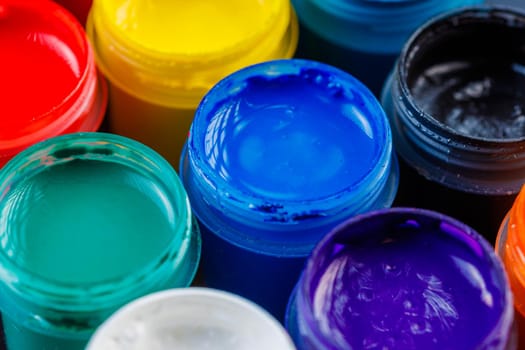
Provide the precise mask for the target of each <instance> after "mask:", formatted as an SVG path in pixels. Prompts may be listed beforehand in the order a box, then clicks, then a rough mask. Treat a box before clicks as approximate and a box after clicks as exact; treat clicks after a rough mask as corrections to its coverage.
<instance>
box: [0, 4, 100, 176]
mask: <svg viewBox="0 0 525 350" xmlns="http://www.w3.org/2000/svg"><path fill="white" fill-rule="evenodd" d="M0 46H1V47H2V54H0V76H1V77H2V83H1V84H0V96H2V110H1V111H0V125H2V127H1V128H0V167H2V166H3V165H4V164H5V163H6V162H7V161H8V160H9V159H10V158H11V157H13V156H14V155H15V154H17V153H18V152H20V151H22V150H23V149H25V148H27V147H29V146H30V145H32V144H34V143H36V142H39V141H42V140H44V139H46V138H49V137H52V136H57V135H60V134H65V133H71V132H78V131H96V130H97V129H98V127H99V126H100V124H101V122H102V119H103V118H104V113H105V111H106V104H107V88H106V85H105V81H104V80H103V79H102V78H101V77H100V76H99V75H98V74H97V69H96V67H95V58H94V55H93V51H92V48H91V46H90V44H89V42H88V39H87V36H86V34H85V32H84V29H83V28H82V26H81V25H80V24H79V23H78V21H77V20H76V19H75V18H74V17H73V16H72V15H71V14H70V13H69V12H67V11H66V10H64V9H63V8H62V7H60V6H58V5H57V4H55V3H54V2H51V1H22V0H5V1H2V3H1V4H0Z"/></svg>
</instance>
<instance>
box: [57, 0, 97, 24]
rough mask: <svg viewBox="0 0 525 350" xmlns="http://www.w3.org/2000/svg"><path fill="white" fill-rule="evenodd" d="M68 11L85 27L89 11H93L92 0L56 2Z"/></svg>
mask: <svg viewBox="0 0 525 350" xmlns="http://www.w3.org/2000/svg"><path fill="white" fill-rule="evenodd" d="M54 1H55V2H57V3H59V4H60V5H62V6H64V7H65V8H66V9H68V10H69V11H70V12H71V13H72V14H73V15H75V17H76V18H77V19H78V21H79V22H80V23H81V24H82V25H85V24H86V21H87V17H88V13H89V10H90V9H91V3H92V2H93V1H92V0H54Z"/></svg>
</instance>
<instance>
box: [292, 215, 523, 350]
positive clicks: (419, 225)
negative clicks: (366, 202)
mask: <svg viewBox="0 0 525 350" xmlns="http://www.w3.org/2000/svg"><path fill="white" fill-rule="evenodd" d="M286 325H287V329H288V330H289V332H290V334H291V335H292V338H293V339H294V341H295V343H296V346H297V348H298V349H299V350H307V349H315V350H324V349H339V350H344V349H404V350H409V349H427V350H432V349H449V350H454V349H458V350H464V349H515V347H516V337H515V335H516V334H515V330H514V328H513V307H512V293H511V291H510V287H509V284H508V280H507V276H506V274H505V271H504V269H503V265H502V263H501V261H500V259H498V258H497V256H496V254H495V253H494V251H493V248H492V246H491V245H490V244H489V243H488V242H487V241H486V240H485V239H484V238H483V237H482V236H481V235H479V234H478V233H477V232H476V231H474V230H473V229H471V228H470V227H468V226H466V225H465V224H463V223H461V222H459V221H457V220H455V219H453V218H450V217H448V216H445V215H442V214H439V213H437V212H433V211H428V210H423V209H416V208H390V209H383V210H377V211H374V212H370V213H367V214H363V215H359V216H356V217H354V218H352V219H350V220H348V221H346V222H344V223H343V224H341V225H339V226H338V227H336V228H335V229H334V230H333V231H332V232H330V233H329V234H328V235H327V236H326V237H325V238H324V239H323V240H322V241H321V242H320V243H319V244H318V245H317V246H316V247H315V249H314V251H313V252H312V255H311V256H310V257H309V259H308V262H307V264H306V267H305V269H304V271H303V273H302V275H301V278H300V280H299V282H298V284H297V287H296V289H295V291H294V294H293V295H292V297H291V298H290V304H289V307H288V310H287V320H286Z"/></svg>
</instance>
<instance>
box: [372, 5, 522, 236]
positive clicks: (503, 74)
mask: <svg viewBox="0 0 525 350" xmlns="http://www.w3.org/2000/svg"><path fill="white" fill-rule="evenodd" d="M524 45H525V15H524V14H523V13H521V12H517V11H515V10H511V9H504V8H497V7H485V8H471V9H464V10H461V11H455V12H453V13H449V14H447V15H445V16H441V17H439V18H436V19H434V20H433V21H432V22H429V23H427V25H426V26H424V27H422V28H421V29H420V30H419V31H417V32H416V33H415V34H414V35H413V36H412V37H411V39H410V40H409V41H408V43H407V45H406V46H405V47H404V49H403V52H402V54H401V56H400V59H399V63H398V65H397V66H396V69H395V71H394V73H393V75H392V77H391V79H389V81H388V82H387V83H386V85H385V89H384V93H383V98H382V102H383V107H384V108H385V111H386V112H387V115H388V116H389V118H390V121H391V125H392V131H393V135H394V143H395V146H396V151H397V152H398V153H399V155H400V156H401V159H402V160H403V161H402V162H401V174H402V175H401V183H400V185H399V193H398V196H397V197H396V203H395V205H398V206H415V207H423V208H428V209H434V210H436V211H439V212H442V213H444V214H448V215H450V216H453V217H456V218H457V219H459V220H461V221H463V222H465V223H466V224H468V225H470V226H472V227H473V228H474V229H476V231H478V232H480V233H482V234H483V235H484V236H485V237H486V238H487V239H489V241H490V242H491V243H494V241H495V237H496V234H497V232H498V228H499V225H500V223H501V221H502V220H503V217H504V216H505V214H506V212H507V211H508V210H509V208H510V206H511V205H512V202H513V200H514V198H515V195H516V193H517V192H518V191H519V189H520V187H521V185H522V183H523V181H524V179H525V99H524V94H523V91H524V89H525V55H524V53H523V52H522V51H521V47H523V46H524Z"/></svg>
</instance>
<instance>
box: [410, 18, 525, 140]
mask: <svg viewBox="0 0 525 350" xmlns="http://www.w3.org/2000/svg"><path fill="white" fill-rule="evenodd" d="M524 45H525V15H524V14H522V13H519V12H514V11H512V10H509V9H501V10H500V9H497V8H496V9H491V8H488V9H485V8H479V9H468V10H464V11H461V12H456V13H453V14H449V15H447V16H446V17H442V18H439V19H437V20H435V21H433V22H432V23H430V24H428V25H427V26H426V27H424V29H422V30H420V31H419V32H418V33H417V34H416V35H414V36H413V37H412V39H411V40H410V42H409V43H408V44H407V46H406V47H405V49H404V52H403V55H402V58H401V62H400V70H401V73H400V74H401V79H402V80H403V81H404V82H406V84H407V86H406V88H407V89H408V91H409V93H410V95H411V97H412V99H413V101H414V104H415V105H416V106H417V108H418V109H419V110H420V111H422V112H423V113H425V116H427V118H430V119H431V122H433V123H436V124H437V125H439V126H440V127H441V128H444V129H446V130H447V131H448V133H450V134H459V135H462V136H464V137H467V138H472V139H477V140H483V141H516V140H525V102H524V101H525V99H524V97H525V95H524V94H523V91H525V54H524V53H523V52H522V50H521V47H523V46H524Z"/></svg>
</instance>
